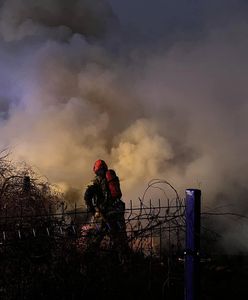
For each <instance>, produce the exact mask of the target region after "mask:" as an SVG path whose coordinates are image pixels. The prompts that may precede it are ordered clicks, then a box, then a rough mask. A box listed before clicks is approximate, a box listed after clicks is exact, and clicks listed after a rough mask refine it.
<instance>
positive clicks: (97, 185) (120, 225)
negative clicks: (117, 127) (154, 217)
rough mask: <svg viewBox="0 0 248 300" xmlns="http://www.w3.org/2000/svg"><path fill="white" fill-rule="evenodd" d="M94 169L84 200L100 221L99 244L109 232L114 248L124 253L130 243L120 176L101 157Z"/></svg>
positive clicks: (95, 218) (96, 220) (95, 217)
mask: <svg viewBox="0 0 248 300" xmlns="http://www.w3.org/2000/svg"><path fill="white" fill-rule="evenodd" d="M93 171H94V173H95V175H96V176H95V179H94V180H93V182H92V184H90V185H89V186H88V187H87V188H86V191H85V193H84V200H85V203H86V206H87V209H88V211H89V212H90V213H91V214H92V215H93V219H94V221H95V222H98V223H100V229H99V238H98V244H100V243H101V240H102V239H103V237H104V235H105V234H106V233H107V234H109V236H110V239H111V242H112V244H113V248H114V249H115V250H117V251H118V252H119V253H124V252H126V251H127V249H128V243H127V235H126V224H125V218H124V213H125V203H124V202H123V201H122V200H121V197H122V193H121V189H120V182H119V178H118V177H117V175H116V173H115V171H114V170H111V169H108V166H107V164H106V163H105V161H104V160H101V159H99V160H97V161H96V162H95V164H94V167H93Z"/></svg>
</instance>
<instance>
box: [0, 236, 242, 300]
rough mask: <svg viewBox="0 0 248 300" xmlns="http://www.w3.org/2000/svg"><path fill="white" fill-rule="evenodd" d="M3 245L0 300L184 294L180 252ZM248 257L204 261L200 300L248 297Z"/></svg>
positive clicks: (44, 244)
mask: <svg viewBox="0 0 248 300" xmlns="http://www.w3.org/2000/svg"><path fill="white" fill-rule="evenodd" d="M33 245H34V243H30V244H23V243H16V244H12V245H11V246H5V247H3V246H2V247H1V256H0V299H1V300H5V299H6V300H10V299H11V300H12V299H36V300H38V299H59V300H63V299H98V298H99V297H101V299H173V300H176V299H184V296H183V293H184V282H183V276H184V274H183V273H184V271H183V270H184V266H183V262H182V261H179V260H178V258H177V257H176V256H175V257H168V256H166V255H165V256H164V257H155V256H153V257H145V256H144V255H142V254H141V253H131V254H130V255H129V257H128V258H126V259H125V260H124V261H123V260H122V261H120V258H119V257H118V255H117V253H115V252H111V251H101V252H100V251H98V252H95V251H94V252H92V251H91V252H86V253H82V252H81V250H80V249H78V248H77V247H76V245H71V244H69V246H68V245H66V243H64V242H63V244H61V245H60V246H59V247H58V244H56V245H55V244H51V243H50V244H49V241H48V240H46V241H40V245H37V244H36V245H35V247H34V246H33ZM247 278H248V257H247V256H241V255H240V256H214V257H211V259H209V260H206V261H205V262H202V263H201V299H203V300H204V299H205V300H208V299H211V300H215V299H218V300H219V299H225V300H227V299H246V297H244V295H246V294H247V292H248V279H247Z"/></svg>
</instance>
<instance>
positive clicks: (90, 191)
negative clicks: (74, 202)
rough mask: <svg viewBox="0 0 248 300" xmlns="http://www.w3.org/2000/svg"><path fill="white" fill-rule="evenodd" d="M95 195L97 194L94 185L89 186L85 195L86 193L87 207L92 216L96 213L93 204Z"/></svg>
mask: <svg viewBox="0 0 248 300" xmlns="http://www.w3.org/2000/svg"><path fill="white" fill-rule="evenodd" d="M94 194H95V187H94V185H88V186H87V188H86V190H85V193H84V201H85V204H86V206H87V210H88V212H90V213H92V214H95V212H96V210H95V207H94V205H93V202H92V200H93V197H94Z"/></svg>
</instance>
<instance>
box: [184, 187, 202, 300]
mask: <svg viewBox="0 0 248 300" xmlns="http://www.w3.org/2000/svg"><path fill="white" fill-rule="evenodd" d="M200 216H201V191H200V190H197V189H187V190H186V242H185V279H184V284H185V286H184V287H185V294H184V295H185V296H184V298H185V300H199V299H200Z"/></svg>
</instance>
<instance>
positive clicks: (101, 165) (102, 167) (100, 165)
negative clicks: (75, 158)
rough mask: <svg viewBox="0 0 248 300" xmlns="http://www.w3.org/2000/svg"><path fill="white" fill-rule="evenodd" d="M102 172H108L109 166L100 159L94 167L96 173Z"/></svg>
mask: <svg viewBox="0 0 248 300" xmlns="http://www.w3.org/2000/svg"><path fill="white" fill-rule="evenodd" d="M100 170H103V171H104V172H106V171H107V170H108V166H107V164H106V163H105V161H104V160H102V159H98V160H97V161H96V162H95V164H94V167H93V171H94V172H95V173H98V172H99V171H100Z"/></svg>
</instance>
